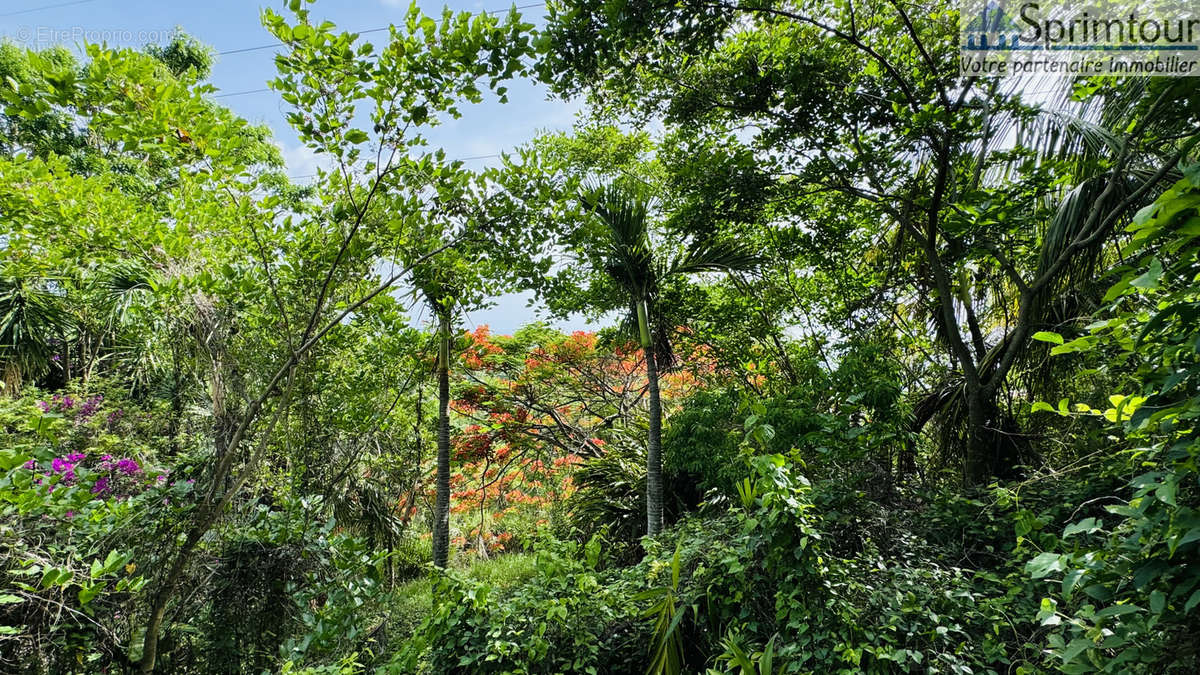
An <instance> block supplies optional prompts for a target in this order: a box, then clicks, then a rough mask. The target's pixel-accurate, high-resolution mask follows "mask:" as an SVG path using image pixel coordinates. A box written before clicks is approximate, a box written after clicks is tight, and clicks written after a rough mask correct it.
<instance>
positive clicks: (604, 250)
mask: <svg viewBox="0 0 1200 675" xmlns="http://www.w3.org/2000/svg"><path fill="white" fill-rule="evenodd" d="M582 201H583V203H584V205H585V207H586V208H587V209H588V210H589V211H590V212H591V213H592V214H594V215H595V216H596V219H597V220H598V221H599V222H600V223H602V224H603V227H602V228H600V229H599V230H598V231H596V232H595V233H594V234H595V239H594V240H593V241H592V246H593V247H594V248H593V252H592V255H591V257H592V260H593V262H594V264H596V265H597V266H598V267H599V268H600V269H602V270H603V271H604V273H606V274H607V275H608V276H609V278H610V279H611V280H612V282H614V283H615V284H616V285H617V287H618V288H620V289H621V291H622V292H623V297H624V299H625V301H626V302H627V303H628V304H627V306H628V308H629V312H630V316H629V322H630V324H631V325H632V326H634V327H635V328H636V331H637V335H638V340H639V342H640V344H641V347H642V353H643V354H644V355H645V361H646V377H647V387H648V400H647V405H648V407H649V417H650V426H649V430H648V432H647V436H646V533H647V534H649V535H651V536H653V535H656V534H658V533H659V532H660V531H661V530H662V527H663V482H662V401H661V399H660V394H659V386H658V378H659V372H660V370H661V369H662V368H665V367H669V366H670V363H671V361H672V359H673V356H672V352H671V347H670V342H669V329H670V328H673V327H672V326H664V325H662V322H661V319H660V312H659V301H660V296H661V294H662V291H663V289H664V287H665V284H667V283H669V282H670V281H671V280H672V279H674V278H681V277H686V276H689V275H693V274H697V273H701V272H733V271H744V270H750V269H753V268H754V267H755V266H756V265H757V264H758V263H759V261H758V259H757V257H756V256H755V255H753V254H752V253H751V252H749V251H747V250H745V249H744V248H743V247H741V246H738V245H736V244H733V243H729V242H721V241H703V240H696V239H690V240H687V241H685V242H681V243H680V244H679V245H677V246H670V247H668V246H658V247H656V246H655V244H654V242H653V241H652V239H651V219H650V206H651V201H650V199H649V197H648V196H647V195H646V194H645V193H644V192H643V191H642V190H641V189H638V188H633V187H629V186H628V185H622V184H620V183H610V184H608V185H606V186H599V187H594V188H591V189H589V190H587V191H585V192H584V193H583V195H582Z"/></svg>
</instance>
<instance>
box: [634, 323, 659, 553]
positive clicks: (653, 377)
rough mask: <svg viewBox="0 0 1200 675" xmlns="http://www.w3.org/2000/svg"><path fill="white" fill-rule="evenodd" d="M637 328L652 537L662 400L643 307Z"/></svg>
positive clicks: (656, 521) (656, 515) (656, 520)
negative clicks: (646, 411) (645, 397)
mask: <svg viewBox="0 0 1200 675" xmlns="http://www.w3.org/2000/svg"><path fill="white" fill-rule="evenodd" d="M638 324H639V326H638V327H639V329H640V331H641V338H642V351H643V352H645V354H646V381H647V389H648V393H649V405H650V433H649V438H647V442H646V534H648V535H650V536H654V535H656V534H658V533H659V532H661V531H662V528H663V484H662V400H661V399H660V398H659V392H658V364H657V363H656V362H655V360H654V341H653V340H652V339H651V337H650V336H651V331H650V321H649V317H648V316H647V312H646V305H645V303H644V302H643V303H639V304H638Z"/></svg>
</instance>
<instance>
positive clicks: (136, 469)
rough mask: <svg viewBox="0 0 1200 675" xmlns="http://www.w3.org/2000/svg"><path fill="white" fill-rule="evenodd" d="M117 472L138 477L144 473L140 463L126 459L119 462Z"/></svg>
mask: <svg viewBox="0 0 1200 675" xmlns="http://www.w3.org/2000/svg"><path fill="white" fill-rule="evenodd" d="M117 471H120V472H121V473H123V474H125V475H126V476H136V475H137V474H139V473H141V472H142V467H140V466H138V463H137V462H135V461H134V460H132V459H129V458H125V459H122V460H120V461H118V462H117Z"/></svg>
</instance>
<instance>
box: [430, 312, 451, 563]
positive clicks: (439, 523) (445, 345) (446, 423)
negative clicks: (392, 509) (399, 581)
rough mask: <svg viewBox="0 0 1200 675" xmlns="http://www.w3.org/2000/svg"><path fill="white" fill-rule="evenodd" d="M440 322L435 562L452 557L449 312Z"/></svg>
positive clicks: (434, 528)
mask: <svg viewBox="0 0 1200 675" xmlns="http://www.w3.org/2000/svg"><path fill="white" fill-rule="evenodd" d="M439 319H440V325H439V326H438V333H439V336H438V432H437V476H436V478H435V481H434V482H435V483H437V498H436V500H435V501H434V507H433V564H434V565H436V566H437V567H445V566H446V563H447V561H448V560H449V558H450V410H449V409H450V315H449V314H448V313H445V312H443V313H440V317H439Z"/></svg>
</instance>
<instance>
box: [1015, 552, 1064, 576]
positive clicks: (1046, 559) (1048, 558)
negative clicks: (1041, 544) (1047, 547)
mask: <svg viewBox="0 0 1200 675" xmlns="http://www.w3.org/2000/svg"><path fill="white" fill-rule="evenodd" d="M1062 558H1063V557H1062V556H1060V555H1059V554H1057V553H1042V554H1040V555H1038V556H1037V557H1036V558H1034V559H1033V560H1030V561H1029V562H1027V563H1025V571H1026V572H1028V573H1029V574H1030V575H1032V576H1033V578H1034V579H1041V578H1043V577H1047V576H1050V575H1051V574H1053V573H1055V572H1061V571H1062V570H1064V569H1066V566H1065V565H1064V564H1063V559H1062Z"/></svg>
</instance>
